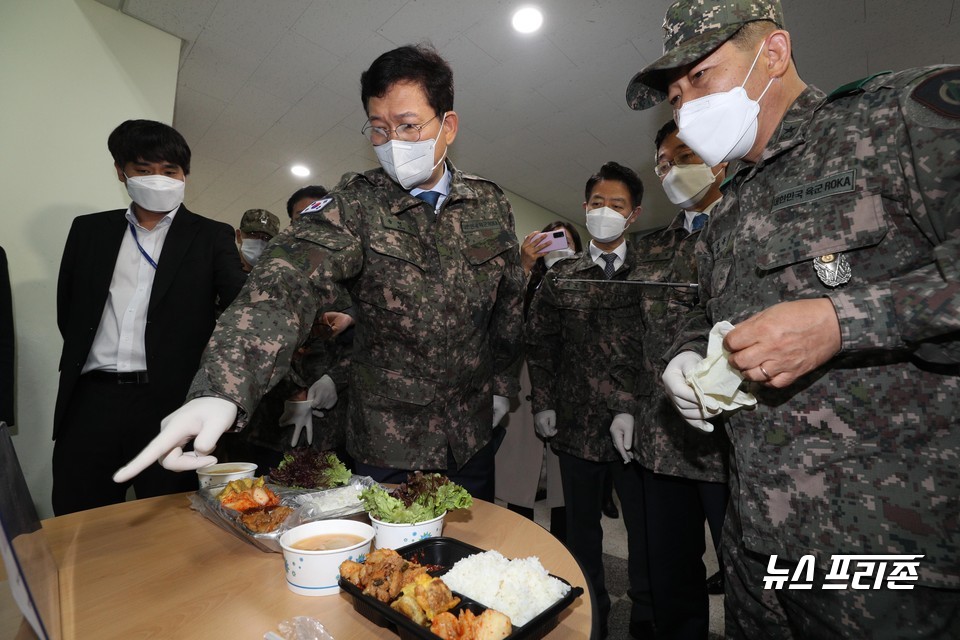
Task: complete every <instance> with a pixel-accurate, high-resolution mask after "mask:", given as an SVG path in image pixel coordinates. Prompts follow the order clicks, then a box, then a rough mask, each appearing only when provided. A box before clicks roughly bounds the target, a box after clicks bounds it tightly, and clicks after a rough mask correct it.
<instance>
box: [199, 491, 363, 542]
mask: <svg viewBox="0 0 960 640" xmlns="http://www.w3.org/2000/svg"><path fill="white" fill-rule="evenodd" d="M268 480H269V479H268ZM374 484H376V482H374V480H373V478H370V477H369V476H356V475H355V476H352V477H351V478H350V482H349V484H347V485H345V486H343V487H334V488H333V489H323V490H312V489H293V488H290V487H282V486H280V485H276V484H272V483H270V482H269V481H268V482H267V483H266V486H267V487H268V488H269V489H270V490H271V491H273V492H274V493H276V494H277V495H278V496H279V497H280V504H282V505H285V506H288V507H291V508H292V509H293V512H292V513H291V514H290V515H289V516H287V518H286V519H285V520H284V521H283V523H281V525H280V527H278V528H277V529H276V530H275V531H271V532H270V533H256V532H253V531H250V530H249V529H247V528H246V527H245V526H244V525H243V523H242V522H241V521H240V515H241V514H240V513H238V512H236V511H234V510H232V509H225V508H224V507H223V506H221V504H220V501H219V500H218V499H217V495H218V494H219V493H220V492H221V491H222V490H223V488H224V485H222V484H221V485H212V486H209V487H204V488H203V489H200V490H199V491H197V492H196V493H192V494H190V504H191V506H192V507H193V508H194V509H195V510H196V511H199V512H200V513H201V514H203V515H204V516H205V517H206V518H208V519H209V520H211V521H213V522H214V523H216V524H217V525H219V526H220V527H222V528H223V529H225V530H226V531H229V532H230V533H232V534H234V535H235V536H237V537H239V538H241V539H243V540H246V541H247V542H249V543H250V544H252V545H254V546H255V547H257V548H258V549H261V550H262V551H268V552H273V553H280V552H281V551H282V549H281V548H280V536H281V535H283V533H284V532H285V531H287V530H288V529H292V528H293V527H296V526H297V525H301V524H304V523H306V522H313V521H314V520H330V519H333V518H349V517H352V516H357V515H360V514H363V513H364V511H363V504H362V503H361V502H360V498H359V497H358V496H359V495H360V492H361V491H362V490H364V489H365V488H367V487H370V486H372V485H374Z"/></svg>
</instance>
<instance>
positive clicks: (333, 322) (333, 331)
mask: <svg viewBox="0 0 960 640" xmlns="http://www.w3.org/2000/svg"><path fill="white" fill-rule="evenodd" d="M320 322H321V323H323V325H325V326H327V327H330V337H333V336H337V335H340V334H341V333H343V332H344V331H346V330H347V327H349V326H350V325H352V324H353V316H351V315H349V314H346V313H340V312H339V311H326V312H324V313H323V315H321V316H320Z"/></svg>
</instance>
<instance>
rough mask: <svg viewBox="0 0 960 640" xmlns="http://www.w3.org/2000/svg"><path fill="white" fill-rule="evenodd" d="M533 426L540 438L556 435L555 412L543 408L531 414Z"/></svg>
mask: <svg viewBox="0 0 960 640" xmlns="http://www.w3.org/2000/svg"><path fill="white" fill-rule="evenodd" d="M533 427H534V429H536V430H537V435H538V436H540V437H541V438H544V439H548V438H552V437H553V436H555V435H557V412H556V411H554V410H553V409H545V410H543V411H541V412H540V413H538V414H536V415H535V416H533Z"/></svg>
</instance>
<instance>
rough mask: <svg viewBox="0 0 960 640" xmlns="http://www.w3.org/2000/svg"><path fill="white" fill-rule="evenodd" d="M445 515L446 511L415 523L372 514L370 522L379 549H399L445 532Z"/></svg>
mask: <svg viewBox="0 0 960 640" xmlns="http://www.w3.org/2000/svg"><path fill="white" fill-rule="evenodd" d="M445 515H447V514H446V512H444V513H441V514H440V515H439V516H437V517H436V518H434V519H433V520H426V521H424V522H417V523H415V524H394V523H392V522H383V521H381V520H377V519H376V518H374V517H373V516H370V522H371V523H372V524H373V530H374V531H375V532H376V536H375V537H374V544H375V545H376V547H377V549H399V548H400V547H403V546H406V545H408V544H413V543H414V542H419V541H420V540H425V539H427V538H435V537H437V536H439V535H440V534H441V533H442V532H443V517H444V516H445Z"/></svg>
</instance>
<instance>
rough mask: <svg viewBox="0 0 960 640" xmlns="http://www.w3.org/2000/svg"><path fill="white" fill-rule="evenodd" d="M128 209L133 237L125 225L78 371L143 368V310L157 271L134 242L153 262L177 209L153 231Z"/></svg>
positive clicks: (144, 368)
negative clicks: (104, 298)
mask: <svg viewBox="0 0 960 640" xmlns="http://www.w3.org/2000/svg"><path fill="white" fill-rule="evenodd" d="M132 207H133V205H132V204H131V205H130V208H128V209H127V213H126V218H127V221H128V222H129V223H133V224H134V226H135V227H136V229H137V238H136V239H134V237H133V233H132V232H131V230H130V226H129V224H128V225H127V230H126V231H125V232H124V234H123V241H121V243H120V251H119V253H117V262H116V264H115V265H114V267H113V278H112V279H111V280H110V293H109V295H108V296H107V303H106V304H105V305H104V306H103V315H102V316H101V317H100V326H99V327H97V335H96V336H95V337H94V339H93V345H92V346H91V347H90V353H89V354H88V355H87V361H86V363H85V364H84V365H83V370H82V372H81V373H87V372H88V371H94V370H103V371H146V369H147V353H146V341H145V337H146V329H147V308H148V307H149V305H150V292H151V291H152V290H153V278H154V276H155V275H156V273H157V270H156V269H154V268H153V266H152V265H151V264H150V263H149V262H148V261H147V259H146V258H145V257H144V256H143V254H141V253H140V249H139V248H138V247H137V240H139V241H140V246H141V247H143V250H144V251H146V252H147V255H149V256H150V257H151V258H152V259H153V261H154V263H157V264H159V262H160V251H161V250H162V249H163V243H164V241H165V240H166V239H167V233H169V232H170V225H171V224H172V223H173V216H174V215H175V214H176V213H177V209H174V210H173V211H171V212H170V213H168V214H167V215H166V216H164V217H163V219H162V220H160V222H158V223H157V224H156V226H155V227H154V228H153V229H145V228H143V227H142V226H140V223H139V222H138V221H137V218H136V216H135V215H134V213H133V209H132ZM178 209H179V207H178Z"/></svg>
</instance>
